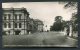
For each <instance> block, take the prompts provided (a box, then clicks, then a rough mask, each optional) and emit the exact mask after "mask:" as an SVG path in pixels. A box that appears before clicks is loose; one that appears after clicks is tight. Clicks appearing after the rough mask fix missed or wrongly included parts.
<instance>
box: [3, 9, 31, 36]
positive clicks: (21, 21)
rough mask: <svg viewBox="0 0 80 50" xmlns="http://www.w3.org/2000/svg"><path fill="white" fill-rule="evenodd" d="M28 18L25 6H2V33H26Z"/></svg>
mask: <svg viewBox="0 0 80 50" xmlns="http://www.w3.org/2000/svg"><path fill="white" fill-rule="evenodd" d="M29 20H30V18H29V13H28V12H27V10H26V9H25V8H3V34H13V35H19V34H27V31H28V23H29Z"/></svg>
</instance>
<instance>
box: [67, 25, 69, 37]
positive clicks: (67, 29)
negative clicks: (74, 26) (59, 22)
mask: <svg viewBox="0 0 80 50" xmlns="http://www.w3.org/2000/svg"><path fill="white" fill-rule="evenodd" d="M69 33H70V31H69V27H68V28H67V36H69Z"/></svg>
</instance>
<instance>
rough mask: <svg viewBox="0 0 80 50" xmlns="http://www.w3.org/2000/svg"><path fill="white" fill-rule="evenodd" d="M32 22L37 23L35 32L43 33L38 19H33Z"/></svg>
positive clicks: (41, 24) (41, 23)
mask: <svg viewBox="0 0 80 50" xmlns="http://www.w3.org/2000/svg"><path fill="white" fill-rule="evenodd" d="M34 21H35V22H36V23H37V31H38V32H42V31H43V26H44V24H43V22H42V21H41V20H39V19H34Z"/></svg>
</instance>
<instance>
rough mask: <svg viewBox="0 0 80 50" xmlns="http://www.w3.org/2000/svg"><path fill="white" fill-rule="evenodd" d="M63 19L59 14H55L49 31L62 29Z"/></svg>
mask: <svg viewBox="0 0 80 50" xmlns="http://www.w3.org/2000/svg"><path fill="white" fill-rule="evenodd" d="M63 25H64V24H63V20H62V17H61V16H56V17H55V22H54V23H53V25H52V26H51V27H50V30H51V31H62V30H63V29H64V28H63Z"/></svg>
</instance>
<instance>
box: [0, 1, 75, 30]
mask: <svg viewBox="0 0 80 50" xmlns="http://www.w3.org/2000/svg"><path fill="white" fill-rule="evenodd" d="M11 7H13V8H22V7H24V8H26V9H27V11H28V12H29V14H30V18H33V19H40V20H41V21H43V23H44V30H49V29H50V26H51V25H52V24H53V23H54V19H55V17H56V16H62V17H63V20H65V21H68V20H70V19H71V17H72V13H73V12H74V11H71V10H69V9H64V8H63V7H64V4H59V3H58V2H11V3H10V2H9V3H2V8H11ZM46 25H47V27H45V26H46Z"/></svg>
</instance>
